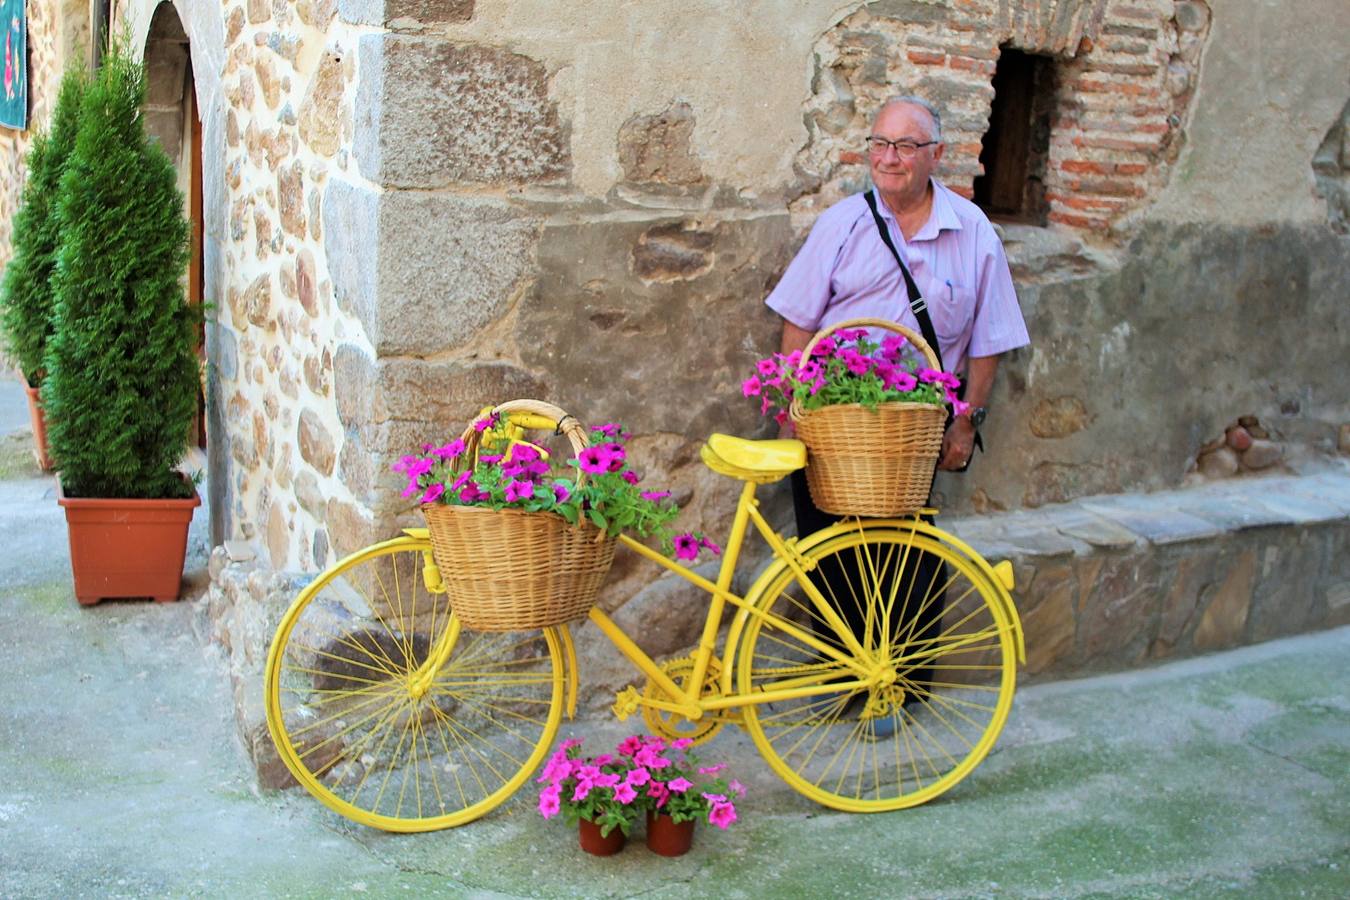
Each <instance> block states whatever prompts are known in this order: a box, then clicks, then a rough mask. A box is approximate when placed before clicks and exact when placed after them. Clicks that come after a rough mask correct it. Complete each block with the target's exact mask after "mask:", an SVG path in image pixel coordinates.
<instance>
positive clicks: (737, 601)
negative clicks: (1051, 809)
mask: <svg viewBox="0 0 1350 900" xmlns="http://www.w3.org/2000/svg"><path fill="white" fill-rule="evenodd" d="M504 425H505V428H504V429H503V432H502V439H503V440H506V441H514V440H518V439H519V438H520V437H521V435H522V434H523V432H524V431H525V430H526V429H552V428H554V427H555V426H556V423H554V422H553V421H552V420H550V419H548V418H546V417H542V416H536V415H522V414H517V413H513V414H511V415H510V417H509V419H508V421H507V422H506V423H504ZM756 488H757V484H756V482H755V481H753V480H746V481H745V482H744V484H743V486H742V489H741V493H740V497H739V498H738V500H737V504H736V512H735V516H734V518H733V520H732V525H731V534H730V535H729V536H728V537H727V540H726V544H725V549H724V550H723V554H722V564H721V566H720V567H719V570H718V575H717V581H716V582H713V581H709V580H708V579H707V578H704V577H703V576H702V575H699V574H698V573H697V572H694V571H692V570H690V569H688V568H685V567H684V566H682V565H680V564H679V563H677V562H675V561H673V560H671V559H668V558H667V557H666V556H664V555H662V554H661V553H658V552H657V551H655V550H653V549H651V548H650V547H648V546H646V545H645V544H642V543H640V542H639V541H636V540H634V539H633V538H631V537H629V536H628V535H625V534H621V535H619V537H618V539H619V541H620V542H622V543H623V544H624V545H625V546H627V547H629V548H630V549H631V550H633V552H635V553H637V554H638V555H640V556H642V557H645V558H646V559H649V560H651V561H652V562H654V563H656V564H657V565H659V566H661V567H662V568H663V569H666V570H668V571H671V572H674V573H675V574H676V575H678V576H679V577H681V578H683V579H684V580H686V581H688V582H690V583H691V584H694V585H695V586H697V587H698V588H700V589H701V590H703V591H705V592H706V593H707V594H709V596H710V597H711V601H710V603H709V606H708V612H707V615H706V617H705V619H704V623H703V630H702V633H701V635H700V637H699V642H698V648H697V650H696V651H695V653H694V657H693V665H694V668H693V671H692V673H691V674H690V676H689V678H688V681H687V683H686V684H685V686H684V687H681V686H680V685H679V684H677V683H676V682H675V681H674V679H672V678H671V677H670V676H669V675H667V674H666V673H665V671H664V670H663V669H662V668H661V666H660V665H659V664H657V662H656V661H655V660H653V659H652V658H651V656H649V655H648V654H647V653H646V652H645V651H643V649H642V648H641V647H639V646H638V645H637V643H636V642H634V641H633V639H632V638H631V637H629V635H628V633H627V632H625V631H624V630H623V629H622V628H621V627H620V626H619V625H618V623H616V622H615V621H614V620H613V619H612V618H610V616H609V615H607V614H606V613H605V612H604V611H602V610H601V609H600V608H599V607H593V608H592V609H591V611H590V614H589V618H590V620H591V622H593V623H594V624H595V626H596V627H597V628H599V629H600V631H601V633H603V634H604V635H605V636H606V637H607V638H608V639H609V641H610V643H612V644H613V645H614V647H615V648H616V649H617V650H618V651H619V652H620V653H621V654H623V656H624V657H625V658H626V659H627V660H628V661H629V662H630V663H632V664H633V666H634V667H635V668H637V669H638V670H639V671H641V672H642V673H643V674H645V675H646V676H647V677H648V678H649V679H650V680H651V682H652V683H653V684H655V685H656V686H657V687H658V688H659V689H660V691H661V693H662V694H663V695H664V699H659V700H658V699H653V698H640V697H638V696H637V694H636V691H635V690H634V689H633V688H631V687H630V688H629V689H628V691H627V692H625V693H628V694H629V701H630V703H632V704H633V706H632V707H631V708H630V709H628V710H625V711H623V712H620V704H619V703H616V704H615V712H616V713H620V714H621V715H627V714H628V713H629V712H631V711H634V710H635V709H636V706H637V705H642V704H645V705H647V706H651V707H654V708H657V709H662V710H665V711H668V712H674V713H678V714H679V715H682V716H684V717H685V718H687V719H689V720H691V721H697V720H699V719H701V718H702V717H703V715H704V714H705V713H707V712H713V711H718V710H724V709H734V708H738V707H741V706H745V705H749V704H760V703H772V702H777V701H782V700H790V699H798V698H802V697H810V696H815V695H820V694H823V693H835V692H840V691H847V690H858V689H864V688H869V687H873V686H875V685H877V684H880V683H882V682H883V681H885V680H886V678H887V674H886V671H885V670H886V667H881V666H879V667H878V668H877V670H876V671H869V670H867V669H865V668H864V667H863V666H862V665H860V664H859V663H858V661H857V658H858V657H859V656H862V657H866V656H867V655H868V654H867V652H866V651H865V649H864V648H863V647H862V645H861V644H860V643H859V642H858V640H857V638H856V637H855V636H854V635H853V633H852V631H851V630H850V629H849V628H848V627H847V625H845V623H844V622H843V621H842V620H841V619H840V618H839V616H838V614H837V613H836V612H835V611H834V608H833V606H832V605H831V604H830V603H829V602H828V601H827V600H826V599H825V597H824V595H823V594H821V592H820V590H819V589H818V588H817V587H816V586H815V584H814V583H812V581H811V579H810V578H808V577H807V575H806V572H807V569H806V568H804V567H803V563H805V562H806V560H805V559H804V558H803V556H802V555H801V554H800V553H798V552H797V550H796V547H797V545H798V542H799V540H800V539H799V538H788V539H784V538H783V537H781V536H780V535H779V534H778V533H777V532H776V531H775V530H774V529H773V527H772V526H771V525H770V524H769V523H768V521H767V520H766V519H765V518H764V516H763V515H762V514H761V513H760V511H759V501H758V500H756V498H755V491H756ZM921 512H922V511H921ZM930 512H931V511H930ZM851 521H852V522H853V523H856V521H857V520H851ZM751 525H754V527H755V530H756V531H757V532H758V533H759V535H760V537H761V538H763V539H764V542H765V543H766V544H767V545H768V546H769V549H770V550H771V551H772V552H773V556H774V558H775V559H777V560H781V561H782V562H783V563H784V564H785V565H786V566H787V568H788V570H789V571H791V573H792V575H793V577H794V578H795V579H796V581H797V583H798V585H800V586H801V588H802V590H803V591H804V593H805V594H806V596H807V598H808V599H809V600H810V601H811V603H812V605H813V606H814V607H815V609H816V611H817V613H818V614H819V615H820V617H821V619H822V621H823V622H824V623H825V624H827V625H829V626H830V627H831V628H833V629H834V630H835V631H836V633H837V634H839V635H840V636H841V639H842V640H843V642H844V643H845V645H846V646H847V649H848V650H849V651H851V654H852V655H850V653H845V652H843V651H841V650H839V649H838V648H836V647H834V646H831V645H830V644H829V643H827V642H825V641H822V640H821V639H819V638H817V637H816V636H815V635H814V634H812V633H811V631H810V630H808V629H803V628H801V627H799V626H797V625H796V624H794V623H792V622H790V621H788V620H786V619H784V618H782V617H780V616H776V615H773V614H772V613H769V612H767V611H765V610H763V609H760V608H759V607H758V606H756V605H755V603H753V602H752V601H751V600H748V599H746V597H743V596H741V595H739V594H736V593H734V592H732V591H731V589H730V587H731V581H732V577H733V575H734V574H735V571H736V565H737V563H738V562H739V559H740V553H741V549H742V547H743V545H744V543H745V538H746V535H747V533H748V532H749V529H750V526H751ZM868 525H869V527H882V528H892V529H894V530H907V531H909V532H910V533H911V535H913V534H917V533H925V534H926V535H927V536H929V537H932V538H934V539H936V540H938V541H941V542H945V543H948V544H951V545H952V546H953V547H955V548H957V549H958V550H960V551H962V552H963V553H964V554H965V555H966V556H967V557H968V558H970V559H971V560H972V561H973V562H974V563H975V568H976V571H977V572H978V574H980V575H981V576H983V577H984V579H985V581H986V582H987V583H988V585H989V586H991V587H993V588H994V589H995V592H996V594H997V596H998V597H999V599H1000V601H1001V605H1003V607H1004V610H1005V611H1006V612H1007V613H1008V614H1009V619H1010V621H1011V622H1012V627H1013V629H1014V632H1015V637H1016V640H1017V647H1018V656H1019V658H1021V659H1022V661H1024V662H1025V651H1024V648H1023V642H1022V631H1021V624H1020V622H1019V621H1018V617H1017V612H1016V609H1015V607H1014V606H1013V602H1012V597H1011V594H1010V593H1009V591H1011V589H1012V587H1013V583H1012V581H1013V579H1012V566H1011V565H1010V564H1009V563H1006V562H1004V563H1000V564H999V565H998V566H997V567H991V566H990V565H989V564H988V563H987V562H985V561H984V559H983V558H982V557H980V556H979V554H978V553H976V552H975V551H974V550H973V549H971V548H970V547H969V546H968V545H966V544H965V543H963V542H961V541H960V540H958V539H957V538H955V537H954V536H952V535H950V534H947V533H946V532H943V531H941V530H940V529H937V528H936V527H935V526H932V525H929V524H928V523H926V522H924V521H923V520H922V519H921V518H919V514H916V515H915V516H914V517H912V518H909V519H885V520H874V521H869V522H868ZM855 527H858V526H857V525H856V524H851V523H850V521H845V522H841V523H839V524H836V525H833V526H831V527H829V528H826V529H822V530H821V531H817V532H815V533H814V534H812V535H808V536H807V538H806V540H807V541H808V542H809V544H811V545H814V544H816V543H819V542H821V541H824V540H828V539H830V538H832V537H835V536H837V535H840V534H846V533H848V532H849V531H850V530H852V529H853V528H855ZM424 577H425V579H426V583H427V585H428V588H430V589H432V590H436V589H437V588H438V587H439V582H440V574H439V571H438V570H437V569H436V566H435V563H434V561H432V560H431V559H430V558H429V554H428V559H427V564H426V567H425V569H424ZM759 588H760V583H759V582H758V581H757V582H756V583H755V585H753V586H752V587H751V589H750V591H749V592H748V595H749V596H750V597H754V596H756V595H757V594H758V593H759V590H758V589H759ZM892 593H894V587H893V588H892ZM891 600H892V601H893V600H894V597H892V598H891ZM728 604H730V605H732V606H734V607H736V608H737V613H736V618H735V619H734V620H733V622H732V625H731V627H730V629H729V631H728V634H727V642H726V653H725V654H724V656H725V658H724V659H723V660H722V667H721V672H720V676H719V687H720V691H719V694H718V695H715V696H710V697H707V698H705V697H704V692H703V683H704V679H705V678H706V676H707V673H708V670H709V667H710V666H711V664H712V660H713V658H714V656H715V653H716V649H717V633H718V631H719V630H720V629H721V625H722V619H723V616H724V614H725V612H726V607H727V605H728ZM752 616H755V617H758V618H760V619H762V620H764V622H765V624H767V625H770V626H771V627H773V628H777V629H780V630H782V631H783V632H785V633H787V634H789V635H791V636H792V637H793V638H795V639H796V640H798V641H801V642H802V643H804V644H806V645H807V646H809V647H811V648H813V649H814V650H816V651H817V652H818V653H819V654H820V655H821V657H822V658H825V659H830V660H833V661H834V662H836V663H839V664H841V665H842V666H843V667H844V668H847V669H848V670H850V671H851V672H852V673H853V674H854V675H855V676H857V677H856V678H855V679H854V680H851V681H849V680H842V681H841V680H834V679H831V681H830V683H829V684H825V683H824V681H823V679H824V678H825V677H826V676H824V675H820V674H816V675H807V676H804V677H802V678H798V679H789V680H788V681H787V683H786V685H785V686H784V687H781V688H778V689H774V690H764V691H756V692H755V693H753V694H750V695H746V694H736V693H733V692H732V690H731V680H732V669H733V663H734V662H735V660H734V655H735V652H736V649H737V648H736V644H737V642H738V639H739V636H740V633H741V631H742V630H743V628H744V627H745V624H746V623H747V622H748V621H749V619H750V617H752ZM559 631H560V632H561V636H562V638H563V642H564V645H565V646H566V648H567V654H568V662H569V664H570V665H569V669H570V673H569V676H570V678H569V680H570V682H571V687H572V690H571V692H570V693H571V695H572V696H573V697H575V684H576V664H575V658H574V653H573V651H572V640H571V635H570V633H569V632H568V629H567V627H566V626H562V627H560V628H559ZM459 632H460V627H459V621H458V619H452V620H451V623H450V627H449V628H448V629H447V630H446V633H445V634H444V635H443V636H442V638H441V639H440V641H438V643H437V646H436V647H435V648H434V650H433V652H432V653H431V654H430V655H429V656H428V659H427V660H426V662H425V663H424V664H423V665H422V666H421V667H420V669H419V671H418V672H417V673H416V674H415V675H414V677H413V678H412V681H411V684H410V690H411V691H412V692H413V693H414V694H415V695H420V694H421V693H423V692H425V691H426V689H427V688H428V687H429V686H430V684H431V682H432V681H433V679H434V678H435V673H436V672H437V671H438V670H439V669H440V668H441V666H443V665H444V664H445V663H446V661H447V660H448V659H449V658H450V654H451V652H452V650H453V648H454V646H455V643H456V641H457V640H458V637H459ZM883 633H889V631H888V630H884V631H883ZM835 677H836V678H837V676H835ZM892 677H893V676H892ZM793 681H796V682H801V683H800V684H795V685H794V684H793V683H792V682H793ZM621 696H622V694H621Z"/></svg>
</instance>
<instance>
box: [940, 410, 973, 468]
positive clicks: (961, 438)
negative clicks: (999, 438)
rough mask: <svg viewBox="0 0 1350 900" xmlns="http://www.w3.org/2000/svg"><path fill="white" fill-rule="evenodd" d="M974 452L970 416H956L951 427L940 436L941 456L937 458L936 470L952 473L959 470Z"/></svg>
mask: <svg viewBox="0 0 1350 900" xmlns="http://www.w3.org/2000/svg"><path fill="white" fill-rule="evenodd" d="M974 452H975V426H974V425H972V424H971V423H970V416H957V417H956V418H955V419H953V420H952V424H951V427H950V428H948V429H947V431H946V433H945V434H943V435H942V455H941V456H940V457H938V468H939V469H947V470H948V471H953V470H956V469H960V468H962V467H964V466H965V464H966V463H968V462H969V461H970V454H972V453H974Z"/></svg>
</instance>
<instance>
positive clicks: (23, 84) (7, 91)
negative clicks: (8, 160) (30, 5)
mask: <svg viewBox="0 0 1350 900" xmlns="http://www.w3.org/2000/svg"><path fill="white" fill-rule="evenodd" d="M0 23H3V25H4V28H5V81H4V91H3V93H0V125H3V126H4V127H6V128H17V129H18V130H20V131H23V130H24V129H25V128H27V127H28V20H27V17H26V16H25V14H24V0H0Z"/></svg>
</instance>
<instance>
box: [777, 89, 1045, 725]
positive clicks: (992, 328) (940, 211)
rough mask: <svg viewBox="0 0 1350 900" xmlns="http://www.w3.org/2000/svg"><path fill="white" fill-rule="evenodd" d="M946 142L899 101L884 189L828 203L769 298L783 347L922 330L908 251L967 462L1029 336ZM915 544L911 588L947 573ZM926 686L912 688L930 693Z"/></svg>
mask: <svg viewBox="0 0 1350 900" xmlns="http://www.w3.org/2000/svg"><path fill="white" fill-rule="evenodd" d="M943 149H944V146H943V143H942V120H941V116H940V115H939V113H938V111H937V110H936V109H935V108H934V107H933V106H932V105H931V104H929V103H928V102H927V101H925V100H923V99H921V98H918V97H897V98H893V99H891V100H888V101H887V102H886V103H885V104H884V105H883V106H882V107H881V110H880V111H879V112H878V113H877V115H876V119H875V120H874V122H873V124H872V131H871V134H870V135H869V137H868V138H867V151H868V161H869V164H870V167H871V174H872V183H873V184H874V185H875V187H876V191H875V193H871V192H869V194H870V196H869V194H856V195H854V196H851V197H848V198H847V199H845V200H842V201H840V202H839V203H836V204H835V205H834V206H831V207H830V208H829V209H827V210H826V211H825V212H824V213H823V214H821V216H820V218H819V219H817V220H816V224H815V226H814V227H813V228H812V229H811V234H810V236H809V237H808V238H807V239H806V243H805V244H804V245H803V246H802V249H801V250H800V251H799V252H798V254H797V256H796V258H794V259H793V260H792V263H791V264H790V265H789V266H788V268H787V271H786V272H784V274H783V277H782V279H781V280H780V281H779V282H778V285H777V287H775V288H774V290H773V292H772V293H770V294H769V297H768V299H767V300H766V301H765V302H766V303H767V304H768V305H769V307H770V308H772V309H773V310H774V311H775V312H777V313H778V314H779V315H781V316H782V317H783V338H782V352H783V353H791V352H792V351H793V350H800V349H801V348H803V347H805V346H806V344H807V342H808V341H809V340H810V338H811V335H812V334H813V333H814V332H815V331H817V330H818V329H820V328H822V327H824V326H827V325H830V324H833V323H835V322H839V321H842V320H844V319H856V318H864V317H866V318H879V319H886V320H889V321H894V322H898V323H900V324H902V325H905V326H907V327H909V328H911V329H913V330H914V331H917V332H921V333H922V332H923V331H925V329H924V328H923V327H922V325H921V322H920V320H919V317H918V316H916V314H915V311H914V309H912V308H911V306H912V297H911V295H910V291H909V290H908V289H907V283H906V280H905V277H904V275H903V274H902V272H901V269H900V262H901V261H902V260H903V262H904V265H905V266H906V267H907V268H908V269H909V273H910V275H911V276H912V278H913V281H914V284H915V286H916V287H917V290H918V293H919V294H921V295H922V297H923V298H924V301H925V303H926V308H927V312H928V315H929V316H930V317H931V333H933V334H935V336H936V339H937V343H938V348H939V350H940V355H941V357H942V361H943V366H944V368H945V369H946V370H947V371H949V372H956V373H958V374H960V375H961V379H962V382H963V383H964V395H963V399H964V400H965V402H966V403H968V404H969V407H970V408H969V410H966V411H965V412H964V413H963V414H962V415H959V416H956V417H955V418H954V419H953V420H952V421H951V423H950V424H949V426H948V428H947V431H946V434H945V435H944V437H943V442H942V453H941V456H940V457H939V462H938V466H939V468H942V469H950V470H963V469H964V468H966V467H967V466H968V465H969V464H970V458H971V454H972V453H973V451H974V447H975V443H976V441H977V435H978V429H979V427H980V424H981V423H982V422H983V421H984V419H985V416H986V413H987V409H988V402H989V393H990V390H991V389H992V388H993V384H994V374H995V372H996V371H997V370H998V359H999V355H1000V354H1002V353H1006V352H1007V351H1009V350H1012V349H1014V348H1016V347H1021V346H1023V345H1025V344H1026V343H1028V339H1027V331H1026V326H1025V324H1024V323H1023V321H1022V314H1021V310H1020V309H1019V308H1018V305H1017V296H1016V294H1014V292H1013V284H1012V276H1011V275H1010V274H1009V272H1008V263H1007V259H1006V258H1005V256H1004V254H1003V247H1002V245H1001V244H1000V243H999V240H998V236H997V235H996V234H995V233H994V229H993V226H991V225H990V224H989V220H988V219H987V218H986V217H985V215H984V213H982V212H980V210H979V208H978V207H976V206H975V204H973V203H971V202H970V201H969V200H966V199H965V198H964V197H961V196H959V195H958V194H955V193H953V192H952V191H951V190H949V189H948V188H946V187H945V186H943V185H942V184H941V183H940V182H939V181H937V179H935V178H934V177H933V172H934V171H935V170H936V169H937V167H938V163H939V162H940V161H941V160H942V153H943ZM878 200H879V202H878ZM883 227H884V228H885V230H886V236H885V237H883V233H882V228H883ZM886 237H889V239H890V243H889V246H888V243H887V240H886ZM897 257H898V258H897ZM918 305H920V306H922V305H924V304H918ZM793 499H794V503H795V506H796V512H797V527H798V533H799V534H809V533H811V532H812V531H815V530H817V529H819V528H822V527H824V526H826V525H828V524H830V523H831V522H832V521H834V517H832V516H829V515H828V514H825V513H822V512H821V511H820V510H818V509H816V508H815V506H814V505H813V504H812V503H811V500H810V496H809V494H808V493H807V490H806V484H805V478H804V477H801V473H797V476H796V477H795V478H794V480H793ZM915 555H916V556H918V557H919V559H917V560H915V561H914V563H913V564H912V565H909V566H907V567H906V569H907V570H906V571H905V572H904V573H902V577H903V578H906V579H907V580H908V582H909V585H910V587H913V586H914V585H925V584H942V583H945V581H946V579H945V578H941V577H934V576H935V573H934V571H933V570H934V569H935V568H936V564H935V562H934V561H933V560H932V558H931V557H928V556H927V555H925V554H915ZM822 577H824V578H826V579H827V580H828V579H831V578H833V577H838V576H837V575H835V576H831V575H830V573H822ZM913 599H914V598H911V600H913ZM925 606H926V608H927V611H926V612H924V613H922V615H923V616H924V618H925V619H928V621H926V622H923V623H921V627H920V628H919V632H920V636H921V637H922V636H924V635H930V634H932V633H933V629H934V628H936V626H937V621H938V618H939V617H940V611H941V607H942V604H941V603H940V602H937V603H928V604H922V603H920V606H919V607H916V608H924V607H925ZM854 627H855V630H856V628H857V627H858V626H857V624H856V623H855V624H854ZM930 677H931V676H930V674H929V673H928V672H927V671H926V670H922V669H918V670H914V671H912V672H911V673H909V676H908V678H909V679H910V681H911V683H916V684H917V683H921V682H926V681H928V680H929V678H930ZM922 690H923V688H922V687H921V688H920V692H919V693H915V694H912V695H911V696H912V697H913V698H914V699H921V697H922Z"/></svg>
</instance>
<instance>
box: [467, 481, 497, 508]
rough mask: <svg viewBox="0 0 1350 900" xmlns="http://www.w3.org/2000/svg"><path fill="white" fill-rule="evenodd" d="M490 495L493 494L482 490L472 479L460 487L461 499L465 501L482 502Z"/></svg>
mask: <svg viewBox="0 0 1350 900" xmlns="http://www.w3.org/2000/svg"><path fill="white" fill-rule="evenodd" d="M490 496H492V495H491V494H488V493H486V492H485V491H482V490H480V489H479V487H478V485H476V484H474V483H473V482H472V481H470V482H469V483H467V484H465V485H464V487H462V488H460V489H459V499H460V501H461V502H464V503H480V502H482V501H483V500H486V499H488V497H490Z"/></svg>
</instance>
